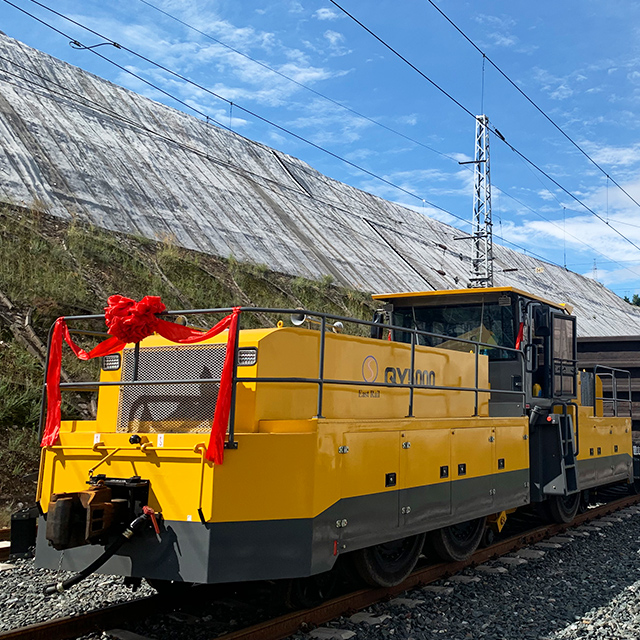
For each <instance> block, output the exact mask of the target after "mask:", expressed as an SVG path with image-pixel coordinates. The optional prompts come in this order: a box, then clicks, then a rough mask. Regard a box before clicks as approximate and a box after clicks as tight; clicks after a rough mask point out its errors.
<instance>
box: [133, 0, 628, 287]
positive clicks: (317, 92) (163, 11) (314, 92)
mask: <svg viewBox="0 0 640 640" xmlns="http://www.w3.org/2000/svg"><path fill="white" fill-rule="evenodd" d="M139 2H141V3H142V4H144V5H146V6H148V7H150V8H151V9H154V10H155V11H157V12H159V13H161V14H162V15H164V16H166V17H168V18H170V19H171V20H174V21H175V22H177V23H179V24H181V25H183V26H185V27H187V28H188V29H191V30H192V31H194V32H196V33H198V34H200V35H202V36H203V37H205V38H207V39H209V40H211V41H212V42H215V43H216V44H218V45H220V46H222V47H224V48H226V49H227V50H229V51H232V52H233V53H235V54H237V55H240V56H242V57H244V58H246V59H247V60H250V61H251V62H253V63H255V64H257V65H259V66H261V67H263V68H264V69H267V70H268V71H270V72H273V73H275V74H277V75H278V76H280V77H281V78H284V79H285V80H287V81H289V82H292V83H293V84H295V85H297V86H299V87H301V88H303V89H305V90H307V91H310V92H311V93H313V94H315V95H317V96H319V97H320V98H322V99H324V100H327V101H329V102H331V103H332V104H334V105H336V106H338V107H340V108H342V109H345V110H346V111H348V112H350V113H353V114H354V115H356V116H358V117H359V118H363V119H364V120H366V121H368V122H371V123H373V124H375V125H377V126H379V127H382V128H383V129H385V130H387V131H389V132H391V133H393V134H395V135H398V136H400V137H402V138H404V139H405V140H408V141H410V142H413V143H414V144H417V145H419V146H421V147H423V148H425V149H428V150H429V151H432V152H433V153H436V154H438V155H440V156H442V157H444V158H447V159H449V160H451V161H453V162H456V163H458V159H457V158H454V157H453V156H451V155H449V154H446V153H443V152H442V151H439V150H438V149H434V148H433V147H431V146H429V145H426V144H424V143H423V142H420V141H419V140H416V139H415V138H413V137H411V136H407V135H406V134H404V133H402V132H400V131H397V130H396V129H393V128H392V127H388V126H387V125H385V124H383V123H381V122H378V121H377V120H375V119H374V118H370V117H368V116H366V115H364V114H362V113H360V112H358V111H356V110H355V109H352V108H351V107H349V106H347V105H344V104H342V103H341V102H339V101H337V100H334V99H333V98H331V97H329V96H327V95H326V94H323V93H322V92H320V91H317V90H316V89H313V88H312V87H309V86H307V85H305V84H303V83H302V82H298V81H297V80H295V79H294V78H291V77H290V76H288V75H286V74H285V73H282V72H281V71H278V70H277V69H274V68H273V67H271V66H269V65H268V64H265V63H264V62H262V61H260V60H257V59H255V58H253V57H252V56H250V55H248V54H246V53H244V52H243V51H240V50H239V49H237V48H235V47H232V46H230V45H228V44H226V43H225V42H222V41H221V40H219V39H218V38H214V37H213V36H212V35H210V34H208V33H206V32H204V31H202V30H200V29H198V28H197V27H195V26H193V25H192V24H190V23H188V22H186V21H185V20H182V19H181V18H178V17H177V16H175V15H173V14H171V13H169V12H168V11H165V10H164V9H161V8H160V7H158V6H156V5H154V4H153V3H151V2H149V1H148V0H139ZM429 2H430V4H432V5H433V6H434V7H435V8H436V9H437V10H438V11H439V12H440V13H441V14H442V15H443V17H444V18H445V19H446V20H447V21H448V22H450V23H451V24H452V26H453V27H454V28H455V29H456V30H458V31H459V32H460V33H461V35H463V36H464V37H465V38H466V39H467V40H468V41H469V42H470V44H471V45H472V46H473V47H474V48H475V49H476V50H477V51H479V52H480V53H481V54H482V74H481V107H480V113H484V89H485V61H488V62H489V63H490V64H491V65H492V66H493V67H495V68H496V70H498V71H499V72H500V73H501V74H502V75H504V76H505V78H507V80H509V82H511V84H514V83H513V82H512V81H511V79H510V78H508V77H507V76H506V74H504V73H503V72H502V70H501V69H499V68H498V67H497V65H496V64H495V63H494V62H493V60H491V59H490V58H489V57H488V56H487V55H486V54H485V53H484V52H483V51H481V50H480V48H479V47H477V46H476V45H475V43H473V42H472V41H471V40H470V39H469V38H468V37H467V36H466V35H465V34H464V33H463V32H462V31H461V30H460V29H459V28H458V27H457V26H456V25H455V24H454V23H453V22H452V21H451V20H450V19H449V18H448V17H447V16H446V15H445V14H444V12H442V11H441V10H440V8H439V7H437V6H436V5H435V4H434V3H433V2H432V0H429ZM515 86H516V88H517V89H518V90H519V91H520V92H521V93H523V95H525V97H526V98H527V99H529V97H528V96H526V94H524V92H522V90H521V89H520V88H519V87H518V86H517V85H515ZM529 101H530V102H532V101H531V100H530V99H529ZM533 104H534V106H536V108H537V109H538V110H539V111H541V112H542V110H541V109H540V108H539V107H538V106H537V105H535V103H533ZM230 108H232V107H231V106H230ZM543 115H545V117H547V118H548V119H550V118H549V117H548V116H547V114H544V113H543ZM552 122H553V121H552ZM553 124H554V125H555V126H556V127H557V128H559V127H558V125H556V124H555V123H553ZM561 131H562V130H561ZM562 133H563V134H564V131H562ZM565 135H566V134H565ZM572 142H573V141H572ZM574 144H575V143H574ZM576 146H577V145H576ZM578 148H579V147H578ZM581 150H582V149H581ZM583 153H584V152H583ZM585 155H586V154H585ZM587 157H588V156H587ZM590 159H591V158H590ZM465 169H467V170H468V171H473V169H471V168H470V167H468V166H465ZM494 188H497V189H498V190H499V191H500V192H501V193H503V194H504V195H506V196H507V197H509V198H510V199H512V200H513V201H514V202H517V203H518V204H520V205H521V206H523V207H525V208H527V209H528V210H529V211H531V212H532V213H534V214H535V215H536V216H538V217H540V218H541V219H542V220H544V221H545V222H548V223H550V224H551V225H553V226H558V225H556V224H555V223H554V222H553V221H552V220H549V219H548V218H546V217H544V216H543V215H542V214H540V213H539V212H538V211H536V210H535V209H533V208H532V207H530V206H529V205H527V204H525V203H523V202H521V201H520V200H518V199H517V198H516V197H514V196H513V195H511V194H510V193H508V192H507V191H505V190H504V189H501V188H500V187H497V186H496V185H494ZM607 222H608V216H607ZM563 232H564V233H566V230H564V224H563ZM567 235H569V236H570V237H571V238H573V239H574V240H575V241H577V242H578V243H580V244H583V245H584V246H585V247H587V248H588V249H590V250H592V251H594V252H596V253H598V254H599V255H601V256H603V257H605V258H607V259H608V257H607V256H606V255H605V254H602V253H600V252H599V251H598V250H597V249H595V248H594V247H592V246H591V245H589V244H588V243H586V242H585V241H584V240H582V239H580V238H578V237H577V236H575V235H573V234H571V233H569V234H567ZM516 246H517V245H516ZM564 251H565V259H564V267H565V269H566V245H565V248H564ZM634 275H638V274H634Z"/></svg>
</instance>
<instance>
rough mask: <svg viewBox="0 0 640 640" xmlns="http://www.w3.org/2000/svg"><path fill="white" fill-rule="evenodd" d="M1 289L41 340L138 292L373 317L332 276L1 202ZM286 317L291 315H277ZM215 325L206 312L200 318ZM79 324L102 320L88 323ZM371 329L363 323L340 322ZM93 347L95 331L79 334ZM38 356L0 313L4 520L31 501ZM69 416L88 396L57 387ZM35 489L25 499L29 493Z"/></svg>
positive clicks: (256, 321)
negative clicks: (298, 272) (290, 270)
mask: <svg viewBox="0 0 640 640" xmlns="http://www.w3.org/2000/svg"><path fill="white" fill-rule="evenodd" d="M0 291H1V292H2V293H3V294H4V295H6V296H7V297H8V298H9V299H10V301H11V303H12V304H13V305H14V309H13V313H15V314H16V318H19V319H20V322H22V321H23V319H24V318H25V317H29V318H31V325H32V327H33V330H34V331H35V333H36V334H37V335H38V337H39V338H40V340H41V341H42V342H44V343H46V340H47V334H48V331H49V328H50V326H51V324H52V323H53V322H54V320H55V319H56V318H57V317H58V316H61V315H77V314H94V313H102V311H103V308H104V306H105V305H106V302H107V300H106V298H107V296H109V295H112V294H116V293H117V294H120V295H124V296H128V297H130V298H134V299H136V300H139V299H140V298H142V297H143V296H145V295H158V296H161V297H162V299H163V301H164V303H165V304H166V305H167V307H168V308H169V309H174V310H175V309H183V308H185V307H191V308H226V307H231V306H234V305H238V304H239V305H242V306H250V305H255V306H258V307H271V308H296V307H300V306H302V307H304V308H306V309H310V310H318V311H324V312H327V313H333V314H335V315H340V316H351V317H355V318H360V319H370V318H371V314H372V310H373V309H374V308H375V306H376V305H375V304H374V303H373V301H372V300H371V298H370V297H369V296H368V295H367V294H366V293H363V292H359V291H355V290H350V289H345V288H341V287H339V286H337V285H336V284H335V283H334V279H333V277H331V276H325V277H324V278H322V279H320V280H318V281H314V280H309V279H306V278H302V277H292V276H286V275H283V274H279V273H274V272H272V271H269V269H268V268H267V266H266V265H264V264H250V263H240V262H238V261H237V260H236V259H235V258H233V257H230V258H229V259H226V260H225V259H222V258H216V257H213V256H209V255H205V254H202V253H198V252H196V251H190V250H187V249H183V248H181V247H178V246H177V245H176V244H175V242H174V239H173V238H171V237H170V236H167V237H165V238H162V239H160V240H158V241H153V240H149V239H147V238H139V237H135V236H127V235H124V234H120V233H111V232H107V231H105V230H103V229H98V228H95V227H93V226H91V225H88V224H85V223H82V222H80V221H79V220H78V219H77V218H74V219H73V220H72V221H70V222H66V221H62V220H60V219H56V218H53V217H51V216H50V215H49V214H47V213H46V212H45V211H38V212H25V210H23V209H17V208H12V207H10V206H5V207H4V208H0ZM278 319H279V318H276V317H275V316H271V317H267V316H266V315H264V314H246V315H245V316H244V317H243V319H242V326H243V327H244V328H252V327H259V326H266V325H268V324H269V323H271V324H275V322H276V321H277V320H278ZM282 319H283V320H284V321H285V323H287V324H288V318H282ZM198 322H199V324H200V325H201V326H211V325H213V324H214V320H213V318H212V317H211V316H206V317H201V318H199V319H198ZM85 328H92V329H100V330H102V329H103V327H101V326H97V325H91V326H90V325H89V324H86V327H85ZM346 330H347V332H348V333H359V334H361V335H367V334H368V328H367V327H360V328H357V327H355V325H354V326H351V327H346ZM77 341H78V343H79V344H81V346H83V347H84V348H86V349H88V348H91V347H92V346H94V345H95V344H96V341H97V339H95V338H90V339H82V338H78V339H77ZM98 367H99V364H98V363H97V362H95V361H94V362H90V363H86V362H81V361H79V360H77V359H76V358H75V357H74V356H72V355H70V354H69V353H68V350H65V355H64V358H63V368H64V370H65V371H66V373H67V374H68V375H69V376H70V377H71V379H73V380H91V379H95V377H97V373H98ZM42 377H43V370H42V363H41V362H40V361H39V359H38V358H37V357H35V356H34V355H32V354H31V353H29V352H28V351H27V350H26V349H25V348H24V347H23V346H22V345H21V344H20V343H19V342H18V341H16V339H15V336H14V335H13V333H12V332H11V330H10V327H9V324H8V323H7V322H4V324H3V320H2V318H0V398H2V400H1V401H0V526H1V525H2V521H3V520H5V521H6V520H8V514H10V513H11V511H15V510H16V509H17V504H18V502H29V500H30V499H31V500H32V499H33V492H34V491H35V485H34V484H33V482H32V481H31V480H28V479H26V480H25V476H28V475H29V474H30V473H33V472H35V471H37V466H38V453H39V448H38V443H37V436H36V430H37V422H38V418H39V413H40V397H41V389H42V387H41V385H42ZM63 402H64V404H63V415H64V416H65V417H83V418H87V417H89V416H90V412H91V408H90V404H91V403H90V398H89V397H88V395H87V394H82V395H81V394H77V395H71V394H63ZM30 496H31V497H30Z"/></svg>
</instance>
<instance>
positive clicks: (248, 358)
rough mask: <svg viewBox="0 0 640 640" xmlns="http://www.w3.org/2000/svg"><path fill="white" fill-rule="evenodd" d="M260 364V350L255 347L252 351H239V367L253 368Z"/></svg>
mask: <svg viewBox="0 0 640 640" xmlns="http://www.w3.org/2000/svg"><path fill="white" fill-rule="evenodd" d="M256 362H258V350H257V349H256V348H255V347H252V348H250V349H238V366H239V367H251V366H253V365H254V364H255V363H256Z"/></svg>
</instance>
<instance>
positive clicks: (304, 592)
mask: <svg viewBox="0 0 640 640" xmlns="http://www.w3.org/2000/svg"><path fill="white" fill-rule="evenodd" d="M338 583H339V576H338V572H337V571H335V570H334V571H326V572H325V573H320V574H318V575H316V576H310V577H308V578H293V579H291V580H288V581H287V583H286V587H285V594H284V601H285V605H286V606H287V607H288V608H289V609H310V608H311V607H316V606H318V605H319V604H320V603H321V602H324V601H325V600H328V599H329V598H332V597H333V596H334V595H335V593H336V591H337V587H338Z"/></svg>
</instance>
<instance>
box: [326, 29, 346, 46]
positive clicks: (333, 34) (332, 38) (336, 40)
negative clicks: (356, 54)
mask: <svg viewBox="0 0 640 640" xmlns="http://www.w3.org/2000/svg"><path fill="white" fill-rule="evenodd" d="M324 37H325V38H326V39H327V40H328V41H329V43H330V44H331V46H332V47H336V46H338V45H340V44H342V43H343V42H344V36H343V35H342V34H341V33H338V32H337V31H332V30H331V29H328V30H327V31H325V32H324Z"/></svg>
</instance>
